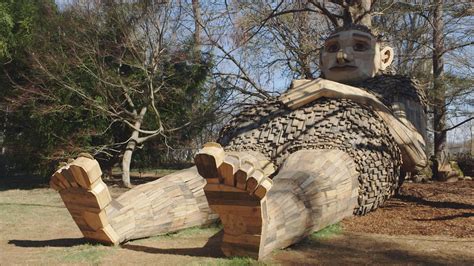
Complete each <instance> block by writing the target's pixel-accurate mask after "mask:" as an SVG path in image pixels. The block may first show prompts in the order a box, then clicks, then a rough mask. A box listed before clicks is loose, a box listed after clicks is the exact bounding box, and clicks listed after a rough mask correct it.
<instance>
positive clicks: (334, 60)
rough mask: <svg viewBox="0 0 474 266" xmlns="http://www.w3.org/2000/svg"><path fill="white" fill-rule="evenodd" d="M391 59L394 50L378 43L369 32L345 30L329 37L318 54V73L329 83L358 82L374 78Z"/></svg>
mask: <svg viewBox="0 0 474 266" xmlns="http://www.w3.org/2000/svg"><path fill="white" fill-rule="evenodd" d="M392 60H393V49H392V48H390V47H388V46H386V47H384V48H383V49H380V44H379V43H378V42H377V40H376V38H374V37H373V36H372V35H370V34H369V33H366V32H363V31H359V30H347V31H342V32H338V33H335V34H333V35H331V36H330V37H329V38H328V39H327V40H326V42H325V44H324V50H323V51H322V54H321V71H322V72H323V74H324V77H325V78H326V79H329V80H333V81H338V82H344V81H361V80H365V79H368V78H371V77H374V76H375V74H377V72H379V71H380V70H384V69H385V68H387V67H388V66H389V65H390V64H391V63H392Z"/></svg>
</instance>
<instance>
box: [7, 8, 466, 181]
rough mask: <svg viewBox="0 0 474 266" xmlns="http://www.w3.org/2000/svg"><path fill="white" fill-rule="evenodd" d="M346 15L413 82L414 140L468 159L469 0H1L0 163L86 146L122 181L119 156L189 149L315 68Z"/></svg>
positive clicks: (43, 161)
mask: <svg viewBox="0 0 474 266" xmlns="http://www.w3.org/2000/svg"><path fill="white" fill-rule="evenodd" d="M454 2H456V3H454ZM367 20H368V22H367ZM351 22H363V23H366V24H367V23H369V24H370V25H371V28H372V29H373V30H374V31H376V32H380V33H384V38H385V39H386V40H387V41H390V43H391V45H392V46H393V47H394V49H395V53H396V58H395V61H394V64H393V71H395V72H396V73H398V74H403V75H409V76H412V77H414V78H416V79H418V80H419V81H420V82H421V83H422V84H423V85H424V86H425V87H426V89H427V93H428V97H429V102H430V104H429V114H428V115H429V129H428V130H429V131H428V136H429V137H428V138H429V139H428V142H429V145H428V149H427V153H428V154H429V155H430V156H431V155H433V158H435V159H437V160H444V159H445V158H444V156H445V155H446V154H447V151H448V148H449V147H448V146H450V145H449V144H451V146H456V147H458V148H457V150H456V151H454V152H461V153H465V154H467V155H466V156H467V157H468V158H470V159H471V160H472V155H473V152H474V144H473V131H474V122H473V111H474V109H473V107H474V90H473V78H472V77H473V69H474V68H473V67H474V63H473V61H472V58H473V54H474V49H473V44H474V41H473V36H474V27H473V25H474V6H473V4H472V3H470V1H466V2H462V1H449V2H448V1H446V2H445V1H441V0H435V1H376V0H375V1H367V0H365V1H364V0H359V1H341V0H339V1H337V0H333V1H313V0H287V1H283V0H282V1H242V0H233V1H217V0H216V1H213V0H209V1H204V0H182V1H178V0H176V1H164V0H161V1H157V0H128V1H127V0H102V1H100V0H90V1H86V0H83V1H81V0H69V1H65V0H63V1H59V0H57V1H53V0H33V1H31V0H0V68H1V72H0V125H1V126H0V145H1V151H0V176H2V175H3V176H6V177H7V176H13V175H32V174H35V175H41V176H46V177H47V176H49V175H50V174H51V173H52V172H53V171H54V169H55V168H56V167H57V165H58V163H59V162H61V161H65V160H67V159H68V158H72V157H74V156H77V155H78V154H79V153H81V152H87V153H90V154H92V155H93V156H94V157H95V158H97V159H98V160H99V161H100V163H101V166H102V167H103V169H104V170H107V169H110V168H111V167H112V166H114V165H120V167H121V172H122V180H123V183H124V185H125V186H131V182H130V169H131V168H132V167H133V168H158V167H165V166H170V165H176V164H179V163H182V162H189V161H191V160H192V155H193V153H194V152H195V151H196V150H197V149H198V148H199V147H200V146H201V145H202V144H203V143H205V142H207V141H210V140H214V139H215V138H216V136H217V134H218V132H219V129H220V128H221V127H222V126H223V125H225V123H226V121H228V119H230V117H231V116H232V114H235V113H236V112H238V111H239V109H240V108H242V107H244V106H245V105H248V104H252V103H255V102H256V101H264V100H266V99H268V98H269V97H272V96H277V95H279V94H280V93H282V92H284V91H285V90H286V89H287V88H288V86H289V84H290V81H291V80H292V79H301V78H310V79H311V78H317V77H318V76H319V75H320V71H319V68H318V62H319V50H320V48H321V46H322V43H323V40H324V38H325V37H326V36H327V35H328V34H329V32H330V31H331V30H333V29H334V28H335V27H337V26H342V25H344V24H347V23H351ZM459 147H461V148H459Z"/></svg>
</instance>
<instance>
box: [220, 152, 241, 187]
mask: <svg viewBox="0 0 474 266" xmlns="http://www.w3.org/2000/svg"><path fill="white" fill-rule="evenodd" d="M239 168H240V159H239V157H237V156H236V155H227V156H226V157H225V158H224V161H223V162H222V164H221V166H219V169H218V172H219V175H220V176H221V177H222V178H223V179H224V184H226V185H228V186H235V179H234V175H235V173H236V172H237V170H238V169H239Z"/></svg>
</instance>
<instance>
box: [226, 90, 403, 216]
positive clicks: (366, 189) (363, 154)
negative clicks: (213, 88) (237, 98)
mask: <svg viewBox="0 0 474 266" xmlns="http://www.w3.org/2000/svg"><path fill="white" fill-rule="evenodd" d="M264 114H266V116H263V115H264ZM262 116H263V117H262ZM242 121H252V123H251V125H250V126H245V127H240V124H241V122H242ZM300 123H302V126H300ZM274 128H281V130H274ZM251 138H254V140H252V142H254V143H255V144H254V145H247V144H246V143H248V142H249V139H251ZM219 141H220V142H221V143H222V144H223V145H224V146H225V148H226V149H227V150H230V151H256V152H261V153H262V154H263V155H265V156H266V157H268V158H269V159H270V160H271V161H272V162H273V163H274V164H275V165H276V166H277V167H279V166H280V165H281V164H282V163H283V162H284V161H285V160H286V158H287V157H288V155H290V154H291V153H293V152H295V151H298V150H300V149H337V150H341V151H345V152H346V153H348V154H349V155H350V156H351V158H353V160H354V162H355V163H356V170H357V172H358V173H359V176H358V178H359V198H358V207H357V208H356V209H355V210H354V213H356V214H365V213H367V212H368V211H370V210H373V209H376V208H377V207H378V206H379V205H381V204H382V203H383V202H384V201H385V200H386V199H387V198H389V197H390V196H391V195H392V193H393V192H394V191H395V189H396V188H397V186H398V178H399V167H400V163H401V157H400V152H399V148H398V146H397V144H396V142H395V141H394V139H393V137H392V136H391V134H390V132H389V130H388V127H387V126H386V125H385V124H384V122H383V120H382V119H381V118H380V117H379V116H378V115H377V114H376V113H375V112H374V111H373V110H372V109H370V107H366V106H362V105H360V104H358V103H355V102H353V101H350V100H345V99H339V100H333V99H326V98H322V99H318V100H316V101H314V102H311V103H309V104H307V105H304V106H302V107H300V108H298V109H296V110H290V109H287V108H286V107H285V106H284V105H282V104H281V103H279V102H278V101H267V102H265V103H260V104H258V105H255V106H253V107H251V108H249V109H247V110H244V111H243V112H242V113H241V114H240V115H239V116H237V117H236V118H235V119H234V120H232V121H231V122H230V123H229V125H228V126H227V127H226V128H225V129H224V130H223V132H222V134H221V137H220V140H219ZM281 143H284V144H281Z"/></svg>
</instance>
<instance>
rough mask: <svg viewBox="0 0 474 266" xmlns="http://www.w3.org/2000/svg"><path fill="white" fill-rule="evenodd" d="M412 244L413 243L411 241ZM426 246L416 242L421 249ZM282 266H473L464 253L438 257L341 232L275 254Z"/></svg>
mask: <svg viewBox="0 0 474 266" xmlns="http://www.w3.org/2000/svg"><path fill="white" fill-rule="evenodd" d="M413 241H415V240H413ZM425 244H426V243H425V242H423V241H420V242H419V245H420V247H422V246H424V245H425ZM272 259H273V260H274V261H276V262H278V263H280V264H283V265H286V264H288V265H292V264H295V263H296V264H322V265H325V264H329V265H359V264H361V265H367V264H369V265H370V264H376V265H383V264H398V265H405V264H408V265H411V264H415V265H447V264H451V265H472V262H473V261H474V257H473V256H470V255H468V254H465V253H461V252H459V253H457V254H450V255H446V254H442V253H441V254H440V253H439V252H438V251H437V250H435V249H432V248H419V249H418V248H411V247H409V246H404V245H401V244H400V243H396V242H392V241H390V240H386V239H383V237H381V238H380V239H377V238H373V237H366V236H364V235H352V234H350V233H349V234H347V233H344V234H343V235H341V236H338V237H334V238H307V239H305V240H304V241H302V242H300V243H298V244H295V245H293V246H291V247H290V248H288V249H286V250H283V251H278V252H276V253H275V254H274V256H273V258H272Z"/></svg>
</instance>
